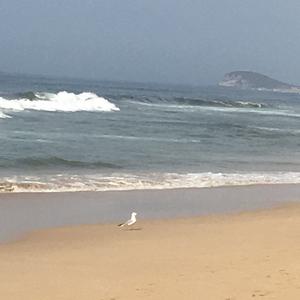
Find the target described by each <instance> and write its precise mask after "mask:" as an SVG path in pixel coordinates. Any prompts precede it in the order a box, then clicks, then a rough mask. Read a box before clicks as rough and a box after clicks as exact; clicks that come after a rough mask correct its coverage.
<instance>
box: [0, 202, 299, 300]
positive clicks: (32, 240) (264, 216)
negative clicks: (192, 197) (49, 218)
mask: <svg viewBox="0 0 300 300" xmlns="http://www.w3.org/2000/svg"><path fill="white" fill-rule="evenodd" d="M299 228H300V205H299V204H289V205H284V206H281V207H277V208H273V209H269V210H260V211H255V212H244V213H237V214H229V215H219V216H203V217H190V218H180V219H169V220H143V221H139V222H138V223H137V224H136V225H135V226H134V227H132V228H130V229H131V230H128V229H120V228H119V227H117V226H116V225H115V224H98V225H97V224H95V225H81V226H74V227H63V228H54V229H47V230H41V231H36V232H33V233H30V234H29V235H27V236H25V237H23V239H22V240H19V241H15V242H11V243H7V244H2V245H1V246H0V270H1V272H0V299H5V300H12V299H14V300H17V299H18V300H19V299H23V300H27V299H28V300H40V299H43V300H53V299H60V300H67V299H68V300H71V299H72V300H73V299H80V300H81V299H82V300H86V299H89V300H94V299H95V300H102V299H103V300H104V299H105V300H118V299H131V300H134V299H175V300H176V299H195V300H196V299H197V300H198V299H205V300H210V299H216V300H217V299H223V300H225V299H226V300H229V299H230V300H233V299H243V300H247V299H278V300H279V299H280V300H282V299H291V300H293V299H295V300H297V299H300V229H299Z"/></svg>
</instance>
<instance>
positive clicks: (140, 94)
mask: <svg viewBox="0 0 300 300" xmlns="http://www.w3.org/2000/svg"><path fill="white" fill-rule="evenodd" d="M0 141H1V144H0V191H1V192H62V191H106V190H134V189H165V188H181V187H213V186H225V185H249V184H272V183H300V94H287V93H278V92H277V93H275V92H267V91H254V90H235V89H231V88H225V87H218V86H208V87H195V86H180V85H159V84H138V83H126V82H109V81H96V80H83V79H63V78H52V77H44V76H29V75H7V74H0Z"/></svg>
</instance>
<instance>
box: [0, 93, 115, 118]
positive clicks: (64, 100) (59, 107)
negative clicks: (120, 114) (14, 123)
mask: <svg viewBox="0 0 300 300" xmlns="http://www.w3.org/2000/svg"><path fill="white" fill-rule="evenodd" d="M35 95H36V97H37V99H34V100H30V99H25V98H23V99H13V100H8V99H5V98H2V97H0V110H1V111H2V114H3V112H5V113H6V112H9V111H23V110H37V111H61V112H76V111H106V112H108V111H118V110H119V108H118V107H117V106H116V105H115V104H114V103H111V102H109V101H108V100H107V99H105V98H103V97H99V96H97V95H96V94H94V93H89V92H85V93H81V94H74V93H68V92H65V91H63V92H59V93H57V94H54V93H53V94H52V93H37V94H35ZM0 117H1V115H0Z"/></svg>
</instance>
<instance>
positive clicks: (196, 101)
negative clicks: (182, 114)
mask: <svg viewBox="0 0 300 300" xmlns="http://www.w3.org/2000/svg"><path fill="white" fill-rule="evenodd" d="M128 100H129V101H130V102H136V103H138V104H141V105H148V106H151V105H178V106H204V107H219V108H266V107H268V105H266V104H264V103H258V102H250V101H241V100H229V99H224V100H220V99H203V98H187V97H174V98H161V97H141V98H139V99H138V100H137V101H135V100H133V99H130V98H129V99H128Z"/></svg>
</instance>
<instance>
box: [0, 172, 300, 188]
mask: <svg viewBox="0 0 300 300" xmlns="http://www.w3.org/2000/svg"><path fill="white" fill-rule="evenodd" d="M253 184H300V172H277V173H245V174H237V173H209V172H208V173H189V174H177V173H164V174H158V173H153V174H138V175H137V174H112V175H110V176H108V175H107V176H105V175H103V174H98V175H95V174H94V175H81V176H79V175H63V174H57V175H52V176H51V177H43V178H41V177H37V176H36V177H33V176H29V177H25V176H21V177H20V176H19V177H11V178H1V179H0V192H76V191H113V190H141V189H174V188H204V187H206V188H207V187H218V186H238V185H239V186H241V185H253Z"/></svg>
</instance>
